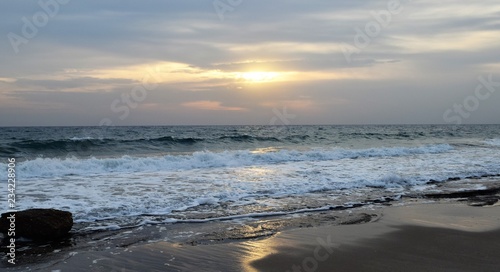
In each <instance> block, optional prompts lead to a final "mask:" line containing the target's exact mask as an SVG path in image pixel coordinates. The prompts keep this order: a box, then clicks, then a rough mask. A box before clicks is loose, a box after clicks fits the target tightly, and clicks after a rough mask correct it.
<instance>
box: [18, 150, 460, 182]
mask: <svg viewBox="0 0 500 272" xmlns="http://www.w3.org/2000/svg"><path fill="white" fill-rule="evenodd" d="M452 149H453V148H452V147H451V146H450V145H447V144H440V145H429V146H422V147H391V148H371V149H362V150H351V149H330V150H310V151H296V150H280V151H277V152H267V153H254V152H252V151H249V150H240V151H224V152H220V153H214V152H208V151H204V152H195V153H193V154H192V155H178V156H174V155H167V156H163V157H131V156H123V157H120V158H90V159H77V158H66V159H60V158H37V159H34V160H29V161H25V162H21V163H19V165H18V168H19V176H20V177H22V178H30V177H58V176H67V175H79V176H88V175H96V174H102V173H109V172H120V173H133V172H150V171H169V170H179V169H182V170H188V169H204V168H214V167H238V166H250V165H267V164H277V163H287V162H298V161H328V160H341V159H348V158H351V159H356V158H370V157H395V156H407V155H416V154H436V153H443V152H447V151H450V150H452Z"/></svg>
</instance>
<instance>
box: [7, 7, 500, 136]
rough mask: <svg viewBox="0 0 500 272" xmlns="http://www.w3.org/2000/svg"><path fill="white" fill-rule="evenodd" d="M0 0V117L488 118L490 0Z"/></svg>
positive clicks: (494, 36) (497, 33)
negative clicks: (39, 2) (39, 1)
mask: <svg viewBox="0 0 500 272" xmlns="http://www.w3.org/2000/svg"><path fill="white" fill-rule="evenodd" d="M41 3H47V4H46V5H45V6H44V5H39V4H38V1H14V0H8V1H7V0H6V1H2V2H1V4H0V32H1V33H0V34H1V36H0V63H1V65H0V126H14V125H15V126H23V125H94V126H96V125H100V124H104V125H195V124H202V125H203V124H222V125H224V124H402V123H403V124H406V123H409V124H414V123H498V122H499V120H500V107H499V106H498V105H500V83H498V82H500V53H499V52H500V2H499V1H498V0H483V1H470V0H455V1H450V0H443V1H430V0H413V1H410V0H401V1H396V0H382V1H379V0H372V1H367V0H359V1H358V0H350V1H347V0H346V1H337V0H308V1H304V0H274V1H270V0H215V1H214V0H183V1H173V0H170V1H159V0H158V1H149V0H146V1H144V0H142V1H132V0H121V1H120V0H109V1H97V0H95V1H76V0H41Z"/></svg>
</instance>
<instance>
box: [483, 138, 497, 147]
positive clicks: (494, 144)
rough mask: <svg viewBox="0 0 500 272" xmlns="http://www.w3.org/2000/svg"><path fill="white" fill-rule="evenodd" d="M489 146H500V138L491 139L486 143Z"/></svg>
mask: <svg viewBox="0 0 500 272" xmlns="http://www.w3.org/2000/svg"><path fill="white" fill-rule="evenodd" d="M484 143H486V144H487V145H492V146H500V138H495V139H489V140H486V141H484Z"/></svg>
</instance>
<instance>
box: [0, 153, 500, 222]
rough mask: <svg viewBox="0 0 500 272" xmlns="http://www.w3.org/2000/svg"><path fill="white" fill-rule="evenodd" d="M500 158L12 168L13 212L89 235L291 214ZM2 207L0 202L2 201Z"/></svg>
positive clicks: (240, 157)
mask: <svg viewBox="0 0 500 272" xmlns="http://www.w3.org/2000/svg"><path fill="white" fill-rule="evenodd" d="M499 157H500V154H499V153H498V149H496V148H489V149H485V148H476V147H458V148H452V147H451V146H449V145H430V146H422V147H417V148H406V147H397V148H396V147H394V148H373V149H364V150H349V149H329V150H326V149H324V150H309V151H297V150H279V151H276V150H274V151H272V152H267V153H262V152H260V153H259V152H257V153H256V152H252V151H225V152H220V153H214V152H197V153H193V154H192V155H182V156H173V155H169V156H163V157H142V158H139V157H136V158H135V157H127V156H125V157H120V158H101V159H98V158H91V159H77V158H68V159H54V158H52V159H51V158H38V159H35V160H30V161H24V162H19V163H18V165H17V168H16V170H17V174H18V175H19V176H18V177H19V186H18V190H17V191H16V193H17V194H18V195H19V196H22V201H19V203H16V204H18V207H17V208H19V209H26V208H32V207H38V208H54V207H57V208H61V209H65V210H69V211H71V212H72V213H73V214H74V218H75V222H77V223H84V222H87V223H91V226H90V229H99V228H102V229H115V228H117V227H124V226H128V227H130V226H138V225H143V224H153V223H155V222H159V223H164V222H170V223H174V222H184V221H182V220H184V219H185V220H188V221H186V222H198V221H199V222H206V221H207V220H215V219H207V218H218V219H219V220H226V219H227V220H229V219H236V218H242V217H246V216H265V215H266V214H271V215H273V214H275V215H276V214H282V213H290V212H293V211H291V210H290V207H293V206H294V205H297V202H299V203H302V201H303V198H304V197H305V196H307V195H309V194H315V196H317V195H318V194H319V195H321V192H326V193H325V194H326V196H327V197H328V201H329V202H327V203H331V201H332V199H336V196H342V197H346V196H348V195H349V194H352V195H356V194H363V193H362V192H361V193H360V191H359V189H366V188H367V187H370V188H381V189H380V190H386V191H387V192H389V193H390V194H402V193H404V192H405V191H406V190H407V189H408V188H409V187H412V186H422V185H425V184H426V182H427V181H429V180H430V179H434V180H446V179H447V178H449V177H461V178H463V177H467V176H472V175H484V174H498V173H500V160H499ZM471 161H474V163H470V162H471ZM16 189H17V188H16ZM332 192H339V193H338V194H339V195H335V194H334V193H332ZM342 197H340V198H339V199H342ZM314 198H315V197H313V199H314ZM297 199H299V200H297ZM0 201H5V196H2V195H0ZM339 201H340V200H339ZM320 205H323V204H320ZM301 207H304V206H298V208H297V210H300V208H301ZM315 207H317V206H315ZM323 208H324V207H323ZM205 212H206V213H207V217H206V218H203V213H205ZM190 213H194V214H195V216H193V217H190V215H189V214H190ZM175 216H178V217H175ZM175 218H178V219H175ZM181 218H182V220H181ZM193 220H194V221H193ZM196 220H198V221H196Z"/></svg>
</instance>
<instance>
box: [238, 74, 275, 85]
mask: <svg viewBox="0 0 500 272" xmlns="http://www.w3.org/2000/svg"><path fill="white" fill-rule="evenodd" d="M237 77H238V78H239V79H242V80H244V81H246V82H252V83H262V82H270V81H273V80H274V79H276V77H278V73H276V72H242V73H238V76H237Z"/></svg>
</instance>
